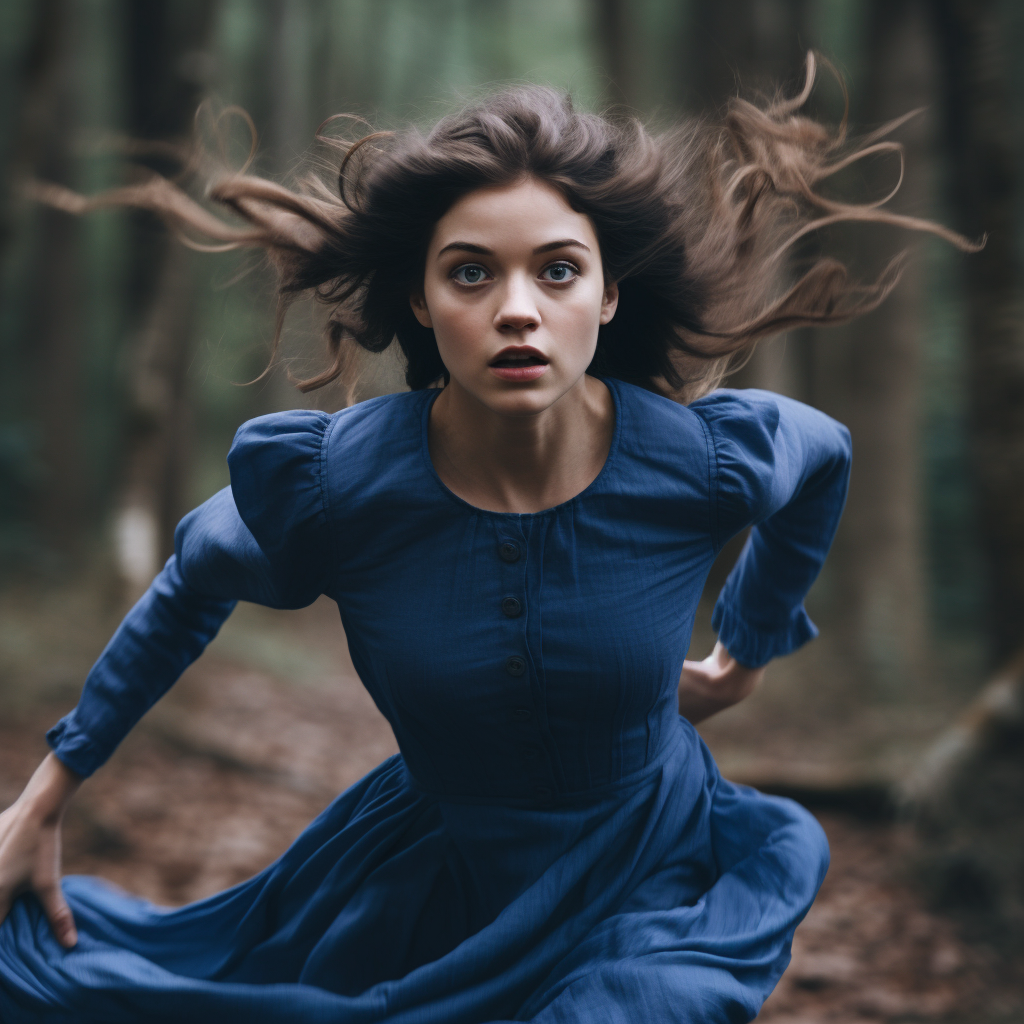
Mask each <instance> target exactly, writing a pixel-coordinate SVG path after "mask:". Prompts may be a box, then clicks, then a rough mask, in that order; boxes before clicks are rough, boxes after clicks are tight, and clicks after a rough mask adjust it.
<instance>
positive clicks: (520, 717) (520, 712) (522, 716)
mask: <svg viewBox="0 0 1024 1024" xmlns="http://www.w3.org/2000/svg"><path fill="white" fill-rule="evenodd" d="M512 717H513V718H514V719H515V720H516V721H517V722H528V721H529V720H530V719H531V718H533V712H532V711H531V710H530V709H529V708H516V709H515V710H514V711H513V712H512Z"/></svg>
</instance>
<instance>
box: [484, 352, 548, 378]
mask: <svg viewBox="0 0 1024 1024" xmlns="http://www.w3.org/2000/svg"><path fill="white" fill-rule="evenodd" d="M489 365H490V368H491V372H492V373H493V374H494V375H495V376H497V377H500V378H501V379H502V380H509V381H530V380H536V379H537V378H538V377H539V376H541V374H543V373H544V372H545V371H546V370H547V368H548V360H547V356H545V355H542V354H541V353H540V352H538V351H537V349H535V348H531V347H530V346H529V345H512V346H509V347H508V348H503V349H502V350H501V351H500V352H499V353H498V354H497V355H496V356H495V357H494V358H493V359H492V360H491V362H490V364H489Z"/></svg>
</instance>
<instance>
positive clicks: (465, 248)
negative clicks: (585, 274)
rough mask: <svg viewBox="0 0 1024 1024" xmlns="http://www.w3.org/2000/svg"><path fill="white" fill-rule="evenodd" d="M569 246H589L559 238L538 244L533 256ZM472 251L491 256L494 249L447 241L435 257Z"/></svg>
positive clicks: (573, 240) (479, 254)
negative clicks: (453, 252) (447, 253)
mask: <svg viewBox="0 0 1024 1024" xmlns="http://www.w3.org/2000/svg"><path fill="white" fill-rule="evenodd" d="M569 246H575V247H576V248H577V249H583V250H585V251H586V252H590V246H589V245H584V244H583V243H582V242H580V241H578V240H577V239H575V238H560V239H558V241H557V242H545V243H544V245H538V246H537V248H536V249H534V250H533V254H534V256H539V255H540V254H541V253H543V252H553V251H554V250H555V249H565V248H567V247H569ZM452 251H457V252H473V253H476V254H477V255H478V256H493V255H494V250H493V249H488V248H487V246H485V245H477V244H476V243H475V242H449V243H448V244H447V245H446V246H445V247H444V248H443V249H441V250H440V251H439V252H438V254H437V258H438V259H440V258H441V257H442V256H443V255H444V254H445V253H446V252H452Z"/></svg>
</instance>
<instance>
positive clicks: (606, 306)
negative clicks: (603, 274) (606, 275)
mask: <svg viewBox="0 0 1024 1024" xmlns="http://www.w3.org/2000/svg"><path fill="white" fill-rule="evenodd" d="M618 308H619V286H618V283H617V282H615V281H609V282H608V283H607V284H606V285H605V286H604V297H603V298H602V300H601V323H602V324H606V323H608V322H609V321H610V320H611V318H612V317H613V316H615V310H616V309H618Z"/></svg>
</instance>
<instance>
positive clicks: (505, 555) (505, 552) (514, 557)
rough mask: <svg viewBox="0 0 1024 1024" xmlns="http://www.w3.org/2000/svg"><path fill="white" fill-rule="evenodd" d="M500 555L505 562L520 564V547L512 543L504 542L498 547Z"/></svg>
mask: <svg viewBox="0 0 1024 1024" xmlns="http://www.w3.org/2000/svg"><path fill="white" fill-rule="evenodd" d="M498 554H499V555H501V560H502V561H503V562H518V561H519V545H518V544H513V543H512V541H510V540H506V541H502V542H501V544H499V545H498Z"/></svg>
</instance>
